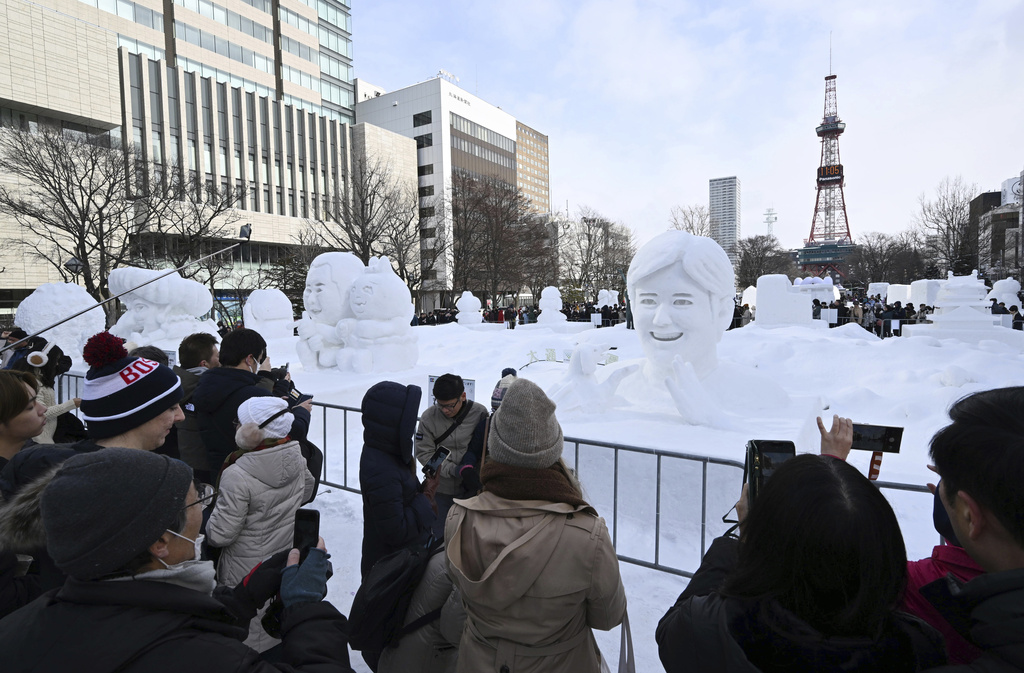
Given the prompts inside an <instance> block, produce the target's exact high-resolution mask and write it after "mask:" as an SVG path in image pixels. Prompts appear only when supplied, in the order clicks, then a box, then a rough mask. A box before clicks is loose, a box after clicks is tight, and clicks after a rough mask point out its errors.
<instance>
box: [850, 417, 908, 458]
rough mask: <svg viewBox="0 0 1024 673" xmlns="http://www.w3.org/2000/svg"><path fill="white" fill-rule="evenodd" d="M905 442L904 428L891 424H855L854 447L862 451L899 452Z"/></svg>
mask: <svg viewBox="0 0 1024 673" xmlns="http://www.w3.org/2000/svg"><path fill="white" fill-rule="evenodd" d="M902 442H903V428H896V427H892V426H889V425H867V424H866V423H854V424H853V448H854V449H859V450H861V451H884V452H885V453H899V452H900V444H901V443H902Z"/></svg>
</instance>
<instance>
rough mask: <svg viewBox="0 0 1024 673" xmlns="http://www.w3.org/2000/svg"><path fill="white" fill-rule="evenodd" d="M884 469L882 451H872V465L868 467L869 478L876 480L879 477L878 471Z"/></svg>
mask: <svg viewBox="0 0 1024 673" xmlns="http://www.w3.org/2000/svg"><path fill="white" fill-rule="evenodd" d="M881 471H882V452H881V451H872V452H871V467H870V468H869V469H868V479H869V480H871V481H876V480H877V479H878V473H879V472H881Z"/></svg>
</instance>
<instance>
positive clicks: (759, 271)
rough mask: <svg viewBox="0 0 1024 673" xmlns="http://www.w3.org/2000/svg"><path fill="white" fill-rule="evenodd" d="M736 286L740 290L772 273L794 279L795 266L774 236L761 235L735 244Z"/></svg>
mask: <svg viewBox="0 0 1024 673" xmlns="http://www.w3.org/2000/svg"><path fill="white" fill-rule="evenodd" d="M736 251H737V254H738V256H739V261H738V262H737V264H736V284H737V286H738V287H740V288H745V287H749V286H751V285H756V284H757V279H758V278H760V277H761V276H765V275H768V274H773V273H784V274H786V275H787V276H789V277H790V278H794V277H796V272H797V269H796V264H795V263H794V262H793V260H792V258H791V257H790V256H789V253H788V252H786V250H785V249H783V247H782V246H781V245H780V244H779V240H778V239H777V238H775V237H774V236H768V235H766V234H761V235H758V236H750V237H747V238H741V239H740V240H739V242H738V243H737V244H736Z"/></svg>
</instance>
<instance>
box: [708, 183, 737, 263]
mask: <svg viewBox="0 0 1024 673" xmlns="http://www.w3.org/2000/svg"><path fill="white" fill-rule="evenodd" d="M708 218H709V219H710V221H711V238H713V239H715V241H717V242H718V244H719V245H720V246H722V248H723V249H724V250H725V252H726V254H728V255H729V259H730V260H731V261H732V264H733V267H735V266H736V263H737V262H738V260H739V257H738V255H737V250H736V246H737V244H738V243H739V239H740V180H739V178H737V177H736V176H735V175H733V176H730V177H727V178H712V179H711V180H709V181H708Z"/></svg>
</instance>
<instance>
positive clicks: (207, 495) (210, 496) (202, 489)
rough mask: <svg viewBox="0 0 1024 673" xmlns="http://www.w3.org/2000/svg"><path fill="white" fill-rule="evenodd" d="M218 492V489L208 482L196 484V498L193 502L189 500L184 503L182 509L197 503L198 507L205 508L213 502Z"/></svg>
mask: <svg viewBox="0 0 1024 673" xmlns="http://www.w3.org/2000/svg"><path fill="white" fill-rule="evenodd" d="M219 494H220V491H218V490H217V489H216V488H214V487H213V486H211V485H210V484H196V500H195V502H190V503H189V504H187V505H184V506H183V507H182V509H188V508H189V507H192V506H194V505H199V508H200V509H203V510H205V509H206V508H207V507H209V506H210V505H211V504H212V503H213V501H214V499H215V498H216V497H217V496H218V495H219Z"/></svg>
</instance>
